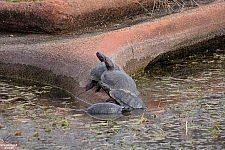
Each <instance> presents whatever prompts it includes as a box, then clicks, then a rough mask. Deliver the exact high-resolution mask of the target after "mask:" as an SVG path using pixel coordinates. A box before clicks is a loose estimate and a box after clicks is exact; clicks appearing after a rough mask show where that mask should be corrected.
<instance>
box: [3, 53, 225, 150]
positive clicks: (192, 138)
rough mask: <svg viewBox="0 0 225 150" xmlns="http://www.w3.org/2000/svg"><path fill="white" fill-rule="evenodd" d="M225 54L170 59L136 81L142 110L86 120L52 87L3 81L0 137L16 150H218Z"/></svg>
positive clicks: (224, 106)
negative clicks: (9, 140) (14, 140)
mask: <svg viewBox="0 0 225 150" xmlns="http://www.w3.org/2000/svg"><path fill="white" fill-rule="evenodd" d="M224 53H225V52H224V50H216V51H215V52H213V53H212V54H209V56H207V55H208V54H207V53H204V57H200V56H199V55H197V54H196V55H189V56H188V57H187V58H188V59H182V61H180V60H179V61H178V60H174V59H173V60H172V59H171V61H170V62H169V63H167V65H165V64H163V65H162V66H163V67H162V66H161V67H159V66H157V65H156V68H157V69H152V70H150V69H149V70H145V71H142V72H140V73H138V74H136V75H134V76H133V78H134V79H135V81H136V83H137V85H138V88H139V90H140V92H141V98H142V99H143V100H144V101H145V103H146V104H147V105H148V111H142V112H131V114H126V115H119V116H113V118H110V116H107V115H106V116H94V117H93V118H92V117H90V116H89V115H87V114H86V113H84V112H83V111H80V110H81V109H83V108H84V106H82V105H81V102H79V101H77V100H75V99H73V97H72V96H71V95H69V94H67V93H65V92H64V91H61V90H58V89H56V88H53V87H51V86H46V85H40V84H36V83H27V84H25V83H22V84H21V83H15V82H11V81H10V80H5V79H4V78H3V77H2V78H1V80H0V118H1V120H0V138H3V137H4V135H6V134H13V135H14V136H16V138H17V141H18V146H19V147H20V148H21V149H56V150H58V149H66V150H68V149H110V150H111V149H224V148H225V143H224V139H225V127H224V122H225V117H224V116H225V93H224V87H225V82H224V81H225V70H224V69H225V54H224ZM193 58H198V59H193ZM164 106H167V107H165V108H163V107H164ZM99 117H101V118H100V119H99ZM96 118H97V119H96ZM105 119H107V120H109V121H105Z"/></svg>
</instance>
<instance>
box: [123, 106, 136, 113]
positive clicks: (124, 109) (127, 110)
mask: <svg viewBox="0 0 225 150" xmlns="http://www.w3.org/2000/svg"><path fill="white" fill-rule="evenodd" d="M132 110H133V108H131V107H124V108H123V109H122V113H129V112H131V111H132Z"/></svg>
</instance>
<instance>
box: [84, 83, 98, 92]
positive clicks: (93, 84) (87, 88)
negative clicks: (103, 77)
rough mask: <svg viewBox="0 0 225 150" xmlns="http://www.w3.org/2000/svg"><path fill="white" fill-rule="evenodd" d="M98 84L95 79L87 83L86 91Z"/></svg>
mask: <svg viewBox="0 0 225 150" xmlns="http://www.w3.org/2000/svg"><path fill="white" fill-rule="evenodd" d="M95 85H96V83H95V81H93V80H92V81H91V83H89V84H87V85H86V91H88V90H90V89H92V88H93V87H94V86H95Z"/></svg>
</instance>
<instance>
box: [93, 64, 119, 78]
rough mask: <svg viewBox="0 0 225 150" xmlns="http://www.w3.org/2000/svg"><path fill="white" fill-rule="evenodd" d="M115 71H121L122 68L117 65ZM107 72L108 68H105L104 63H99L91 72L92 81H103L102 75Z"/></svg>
mask: <svg viewBox="0 0 225 150" xmlns="http://www.w3.org/2000/svg"><path fill="white" fill-rule="evenodd" d="M115 70H120V68H119V67H118V66H117V65H115ZM105 71H107V68H106V66H105V63H104V62H100V63H98V64H97V65H96V66H95V68H94V69H93V70H92V71H91V74H90V79H91V80H94V81H99V80H100V79H101V75H102V73H103V72H105Z"/></svg>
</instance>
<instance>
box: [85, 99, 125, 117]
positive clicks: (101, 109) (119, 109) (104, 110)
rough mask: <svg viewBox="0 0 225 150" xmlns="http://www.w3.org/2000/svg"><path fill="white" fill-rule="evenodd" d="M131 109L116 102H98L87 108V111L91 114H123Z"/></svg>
mask: <svg viewBox="0 0 225 150" xmlns="http://www.w3.org/2000/svg"><path fill="white" fill-rule="evenodd" d="M127 111H129V109H127V108H125V107H123V106H120V105H117V104H114V103H108V102H105V103H96V104H93V105H91V106H90V107H88V108H86V109H85V112H86V113H88V114H91V115H94V114H121V113H123V112H127Z"/></svg>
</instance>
